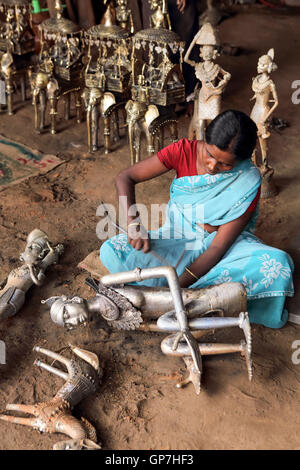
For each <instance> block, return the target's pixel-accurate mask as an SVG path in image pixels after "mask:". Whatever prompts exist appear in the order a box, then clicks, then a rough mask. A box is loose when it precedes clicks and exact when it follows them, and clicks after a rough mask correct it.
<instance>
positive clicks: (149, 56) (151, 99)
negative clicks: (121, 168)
mask: <svg viewBox="0 0 300 470" xmlns="http://www.w3.org/2000/svg"><path fill="white" fill-rule="evenodd" d="M160 3H163V2H159V1H156V4H157V5H158V7H159V8H158V10H157V11H158V13H159V14H157V15H153V16H155V19H156V22H155V28H150V29H145V30H142V31H139V32H138V33H136V34H135V35H134V37H133V45H132V88H131V92H132V100H130V101H129V102H128V103H127V105H126V109H127V122H128V132H129V144H130V152H131V163H132V164H133V163H135V162H138V161H139V159H140V137H141V133H142V132H144V133H145V134H146V138H147V143H148V154H149V155H152V154H153V153H154V152H155V143H157V144H158V147H159V148H160V147H162V145H163V138H164V129H165V127H170V133H171V140H172V141H173V142H174V141H176V140H177V138H178V136H177V117H176V114H175V112H174V108H175V105H176V103H181V102H183V101H184V99H185V85H184V79H183V75H182V60H183V58H182V54H183V51H184V43H183V42H181V41H180V38H179V36H178V35H177V34H176V33H174V32H173V31H170V30H169V29H166V28H165V27H163V26H164V25H165V24H167V23H166V18H168V16H166V15H167V12H166V11H164V12H163V10H162V6H161V5H160ZM152 4H153V2H152ZM164 8H166V7H165V6H164ZM155 141H156V142H155Z"/></svg>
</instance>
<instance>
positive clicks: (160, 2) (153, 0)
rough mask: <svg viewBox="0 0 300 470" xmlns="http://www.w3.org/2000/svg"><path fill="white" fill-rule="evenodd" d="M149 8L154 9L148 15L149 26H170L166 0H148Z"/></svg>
mask: <svg viewBox="0 0 300 470" xmlns="http://www.w3.org/2000/svg"><path fill="white" fill-rule="evenodd" d="M150 8H151V10H155V12H154V13H153V15H151V17H150V26H151V28H166V29H170V30H171V29H172V28H171V21H170V16H169V12H168V8H167V5H166V0H150Z"/></svg>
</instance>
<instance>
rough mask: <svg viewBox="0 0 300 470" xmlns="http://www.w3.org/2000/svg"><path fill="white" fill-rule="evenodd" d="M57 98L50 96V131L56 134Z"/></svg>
mask: <svg viewBox="0 0 300 470" xmlns="http://www.w3.org/2000/svg"><path fill="white" fill-rule="evenodd" d="M57 101H58V100H57V98H56V97H54V98H50V126H51V127H50V133H51V134H52V135H54V134H56V116H57Z"/></svg>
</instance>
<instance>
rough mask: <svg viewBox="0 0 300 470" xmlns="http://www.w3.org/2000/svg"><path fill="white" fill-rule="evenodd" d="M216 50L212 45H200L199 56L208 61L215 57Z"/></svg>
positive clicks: (216, 54)
mask: <svg viewBox="0 0 300 470" xmlns="http://www.w3.org/2000/svg"><path fill="white" fill-rule="evenodd" d="M217 56H218V52H217V50H216V48H215V47H214V46H202V47H201V51H200V57H201V58H202V59H203V60H204V61H210V60H214V59H216V58H217Z"/></svg>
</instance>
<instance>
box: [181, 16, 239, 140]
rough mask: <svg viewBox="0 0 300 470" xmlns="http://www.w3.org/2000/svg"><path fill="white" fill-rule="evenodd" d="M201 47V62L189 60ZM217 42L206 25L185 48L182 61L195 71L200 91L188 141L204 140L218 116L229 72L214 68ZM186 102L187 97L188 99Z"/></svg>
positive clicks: (206, 24)
mask: <svg viewBox="0 0 300 470" xmlns="http://www.w3.org/2000/svg"><path fill="white" fill-rule="evenodd" d="M196 44H198V45H199V46H200V57H201V58H202V62H194V61H192V60H190V59H189V57H190V54H191V51H192V49H193V47H194V46H195V45H196ZM218 45H219V39H218V37H217V34H216V31H215V30H214V29H213V27H212V26H211V24H210V23H205V24H204V25H203V26H202V28H201V29H200V30H199V31H198V33H197V34H196V36H195V37H194V39H193V41H192V42H191V44H190V47H189V48H188V50H187V52H186V54H185V57H184V61H185V62H186V63H187V64H190V65H191V66H192V67H194V68H195V73H196V77H197V78H198V80H199V81H200V82H201V89H200V90H199V89H198V88H197V86H196V89H195V95H194V115H193V117H192V119H191V122H190V126H189V131H188V138H189V139H197V140H203V138H204V132H205V128H206V127H207V125H208V124H209V123H210V121H212V120H213V119H214V118H215V117H216V116H218V114H220V112H221V99H222V93H223V91H224V90H225V87H226V85H227V83H228V82H229V80H230V78H231V75H230V73H229V72H226V71H225V70H223V69H222V67H220V65H218V64H215V62H214V60H215V59H216V57H217V55H218V52H217V46H218ZM188 98H189V97H188Z"/></svg>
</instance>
